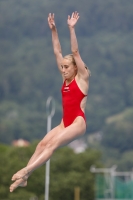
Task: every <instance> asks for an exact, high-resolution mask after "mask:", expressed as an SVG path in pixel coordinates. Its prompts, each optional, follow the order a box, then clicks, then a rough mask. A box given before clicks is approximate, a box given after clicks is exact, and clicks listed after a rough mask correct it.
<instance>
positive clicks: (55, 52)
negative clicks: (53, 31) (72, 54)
mask: <svg viewBox="0 0 133 200" xmlns="http://www.w3.org/2000/svg"><path fill="white" fill-rule="evenodd" d="M61 53H62V52H61V50H59V49H54V54H55V55H58V54H61Z"/></svg>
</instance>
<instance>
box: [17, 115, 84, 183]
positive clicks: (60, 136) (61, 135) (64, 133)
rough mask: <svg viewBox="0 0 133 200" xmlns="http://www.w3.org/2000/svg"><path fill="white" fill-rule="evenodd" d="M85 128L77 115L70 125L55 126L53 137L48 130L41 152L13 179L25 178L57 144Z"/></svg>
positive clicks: (82, 131) (42, 162)
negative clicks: (63, 127) (65, 126)
mask: <svg viewBox="0 0 133 200" xmlns="http://www.w3.org/2000/svg"><path fill="white" fill-rule="evenodd" d="M85 130H86V124H85V122H84V119H83V118H82V117H77V118H76V120H75V122H74V123H73V124H72V125H70V126H68V127H67V128H65V129H63V130H62V129H59V128H57V127H56V128H55V129H54V131H53V132H54V134H52V135H54V136H53V137H51V135H50V132H49V133H48V136H49V137H50V140H48V143H47V144H45V148H44V150H43V151H42V153H41V154H40V155H39V156H38V157H37V159H35V160H34V162H31V163H30V164H28V165H27V166H26V168H23V169H22V170H20V171H18V172H17V173H16V174H15V175H14V176H13V179H14V180H16V179H20V178H22V177H25V178H26V176H27V175H28V173H31V172H32V171H34V170H35V169H37V168H38V167H40V166H41V165H43V164H44V163H45V162H46V161H47V160H48V159H49V158H50V157H51V156H52V154H53V152H54V151H55V150H56V149H57V148H58V147H59V146H62V145H65V144H67V143H69V142H71V141H72V140H73V139H75V138H76V137H78V136H80V135H82V134H83V133H84V132H85ZM53 132H52V133H53ZM44 140H45V139H44Z"/></svg>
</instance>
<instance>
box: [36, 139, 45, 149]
mask: <svg viewBox="0 0 133 200" xmlns="http://www.w3.org/2000/svg"><path fill="white" fill-rule="evenodd" d="M44 148H45V143H44V142H43V141H40V142H39V143H38V145H37V147H36V149H37V150H43V149H44Z"/></svg>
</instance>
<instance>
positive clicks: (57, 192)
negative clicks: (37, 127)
mask: <svg viewBox="0 0 133 200" xmlns="http://www.w3.org/2000/svg"><path fill="white" fill-rule="evenodd" d="M35 146H36V142H35V143H34V144H32V145H31V146H29V147H25V148H14V147H10V146H9V147H8V146H3V145H0V149H4V148H5V149H6V150H5V151H4V153H0V159H1V161H2V163H1V165H0V176H1V179H0V185H1V188H0V197H1V199H29V198H31V197H34V196H36V197H38V198H39V199H40V200H41V199H43V197H44V180H45V167H44V166H42V167H40V168H39V169H37V170H36V171H34V172H33V174H32V175H31V177H30V178H29V181H28V186H27V187H26V188H17V189H16V190H15V191H14V192H13V193H9V185H10V184H11V182H10V181H9V180H10V179H11V176H12V175H13V174H14V173H15V172H16V171H18V170H19V169H20V168H22V167H24V166H25V165H26V163H27V162H28V160H29V158H30V157H31V155H32V153H33V151H34V149H35ZM68 155H69V156H68ZM100 156H101V155H100V153H99V152H98V151H96V150H91V149H87V150H86V151H85V152H84V153H80V154H75V153H74V152H73V150H71V149H69V148H68V147H64V148H61V149H59V150H57V151H56V152H55V153H54V154H53V156H52V158H51V168H50V200H53V199H54V200H56V199H60V198H61V199H62V198H63V199H64V200H69V199H70V198H71V199H73V198H74V188H75V187H77V186H78V187H80V191H81V194H80V195H81V198H82V199H83V200H85V199H86V198H87V196H89V197H90V200H91V199H92V200H93V198H94V185H93V183H94V176H93V174H91V173H90V166H91V165H93V164H94V165H96V166H97V167H98V166H101V161H100ZM3 166H5V167H3ZM3 174H4V176H3Z"/></svg>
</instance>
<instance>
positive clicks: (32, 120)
mask: <svg viewBox="0 0 133 200" xmlns="http://www.w3.org/2000/svg"><path fill="white" fill-rule="evenodd" d="M75 10H77V11H78V12H79V13H80V20H79V22H78V24H77V26H76V33H77V37H78V41H79V49H80V53H81V55H82V58H83V60H84V61H85V63H86V64H87V65H88V66H89V68H90V70H91V73H92V76H91V78H90V91H89V97H88V103H87V108H86V116H87V134H89V133H93V132H97V131H102V130H104V129H105V126H106V122H105V121H106V118H108V117H110V116H112V115H115V114H117V113H120V112H122V111H124V110H125V109H127V108H130V107H133V90H132V86H133V56H132V55H133V43H132V38H133V23H132V21H133V3H132V0H128V1H125V0H117V1H116V0H108V1H106V0H101V1H99V0H95V1H93V0H89V1H88V0H83V1H79V2H77V1H74V0H72V1H70V0H68V1H65V2H64V1H61V0H57V1H46V0H45V1H42V0H38V1H35V0H23V1H22V0H19V1H17V0H12V1H11V0H5V1H2V0H1V1H0V142H2V143H8V144H10V143H11V141H12V140H13V139H17V138H20V137H22V138H24V139H27V140H30V141H31V140H34V139H36V138H37V139H40V138H42V137H43V136H44V135H45V133H46V107H45V104H46V100H47V98H48V97H49V96H50V95H52V96H53V97H54V99H55V103H56V114H55V116H54V118H53V123H52V126H55V125H57V124H58V123H59V122H60V119H61V116H62V113H61V95H60V88H61V84H62V80H61V77H60V74H59V72H58V70H57V67H56V61H55V58H54V54H53V49H52V43H51V33H50V30H49V27H48V25H47V16H48V13H49V12H52V13H55V20H56V25H57V28H58V32H59V36H60V41H61V45H62V50H63V53H64V55H65V54H68V53H70V41H69V31H68V28H67V23H66V20H67V15H68V14H71V12H72V11H75ZM5 135H6V136H8V137H5ZM132 145H133V143H132Z"/></svg>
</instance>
